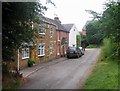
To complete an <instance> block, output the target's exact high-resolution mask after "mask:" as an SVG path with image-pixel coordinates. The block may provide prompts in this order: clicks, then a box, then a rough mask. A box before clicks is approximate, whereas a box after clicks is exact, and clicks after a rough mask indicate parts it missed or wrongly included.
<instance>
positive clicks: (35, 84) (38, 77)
mask: <svg viewBox="0 0 120 91" xmlns="http://www.w3.org/2000/svg"><path fill="white" fill-rule="evenodd" d="M99 53H100V49H99V48H93V49H86V51H85V55H83V56H82V57H80V58H72V59H67V60H64V61H61V62H59V63H57V64H54V65H49V66H45V67H44V68H43V69H40V70H38V71H37V72H35V73H34V74H32V75H30V76H28V79H29V80H28V82H27V83H25V84H24V85H22V86H21V89H80V88H81V87H82V85H83V83H84V82H85V80H86V78H87V77H88V76H89V74H90V72H91V70H92V69H93V67H94V65H95V63H96V61H97V57H98V55H99Z"/></svg>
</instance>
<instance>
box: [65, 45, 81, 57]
mask: <svg viewBox="0 0 120 91" xmlns="http://www.w3.org/2000/svg"><path fill="white" fill-rule="evenodd" d="M66 55H67V58H70V57H78V58H79V57H81V56H82V53H81V50H80V49H79V48H78V47H68V49H67V54H66Z"/></svg>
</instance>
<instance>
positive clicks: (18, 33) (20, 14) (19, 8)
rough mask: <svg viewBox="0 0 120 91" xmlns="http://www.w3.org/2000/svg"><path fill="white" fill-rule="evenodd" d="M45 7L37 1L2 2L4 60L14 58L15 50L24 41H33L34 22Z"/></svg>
mask: <svg viewBox="0 0 120 91" xmlns="http://www.w3.org/2000/svg"><path fill="white" fill-rule="evenodd" d="M44 9H46V7H45V6H42V5H41V4H40V3H36V2H3V3H2V30H3V34H2V40H3V42H2V58H3V61H8V60H14V57H13V56H14V50H16V49H17V48H19V47H20V46H22V43H24V42H26V43H29V42H30V41H32V38H33V34H34V30H32V28H31V26H32V22H35V21H36V20H38V19H39V17H38V16H39V14H41V13H43V12H42V11H43V10H44Z"/></svg>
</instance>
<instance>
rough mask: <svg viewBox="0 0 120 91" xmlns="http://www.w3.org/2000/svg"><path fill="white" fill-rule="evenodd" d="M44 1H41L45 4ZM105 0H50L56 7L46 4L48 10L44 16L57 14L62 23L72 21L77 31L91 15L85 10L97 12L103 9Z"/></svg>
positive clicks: (52, 16)
mask: <svg viewBox="0 0 120 91" xmlns="http://www.w3.org/2000/svg"><path fill="white" fill-rule="evenodd" d="M45 1H46V0H44V1H42V3H43V4H45ZM105 1H106V0H52V2H54V3H55V5H56V7H54V6H53V5H52V4H47V7H48V10H47V11H46V12H45V16H46V17H49V18H52V19H54V17H55V16H58V17H59V19H60V21H61V22H62V24H68V23H74V24H75V25H76V27H77V28H78V30H79V31H81V30H82V27H83V26H84V24H85V23H86V21H87V20H91V18H90V17H91V16H92V15H90V14H89V13H87V12H86V11H85V10H93V11H96V12H98V13H101V12H102V11H103V7H104V5H103V4H104V3H105Z"/></svg>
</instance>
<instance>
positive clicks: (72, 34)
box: [69, 25, 79, 46]
mask: <svg viewBox="0 0 120 91" xmlns="http://www.w3.org/2000/svg"><path fill="white" fill-rule="evenodd" d="M78 34H79V32H78V29H77V27H76V26H75V25H73V27H72V28H71V30H70V33H69V46H73V45H75V46H76V35H78Z"/></svg>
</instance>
